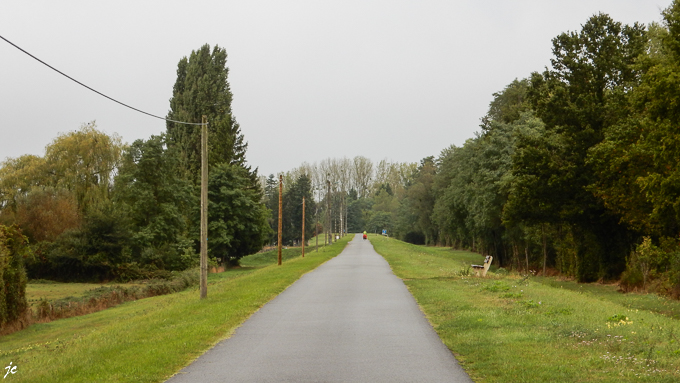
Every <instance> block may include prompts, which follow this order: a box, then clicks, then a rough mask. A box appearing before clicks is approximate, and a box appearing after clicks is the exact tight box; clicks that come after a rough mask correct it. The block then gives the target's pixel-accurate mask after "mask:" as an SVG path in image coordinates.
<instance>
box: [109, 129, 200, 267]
mask: <svg viewBox="0 0 680 383" xmlns="http://www.w3.org/2000/svg"><path fill="white" fill-rule="evenodd" d="M166 144H167V142H166V137H165V135H160V136H151V138H149V139H148V140H146V141H144V140H137V141H135V142H134V143H133V144H132V145H130V147H129V148H127V150H126V151H125V155H124V161H123V165H122V166H121V169H120V173H119V174H118V176H117V177H116V186H115V201H116V202H119V203H121V204H123V205H124V206H125V209H126V212H127V215H128V219H129V222H130V227H131V229H132V232H131V241H132V243H133V251H134V253H136V254H139V255H140V258H139V259H138V260H139V261H140V262H141V263H146V264H154V265H155V266H156V267H158V268H162V269H183V268H185V267H186V266H188V264H186V262H184V263H183V262H181V260H180V255H181V254H182V253H184V252H185V250H186V249H188V248H191V247H192V244H191V242H190V241H189V240H188V238H187V235H188V232H187V230H188V228H187V224H188V218H189V217H188V216H187V215H186V213H185V212H187V211H190V209H191V208H192V207H193V206H195V205H196V204H197V201H196V200H195V199H193V198H192V194H191V185H190V184H189V182H188V181H186V180H184V179H182V178H181V177H179V176H178V174H177V172H176V169H177V166H178V165H177V162H178V155H177V152H176V149H175V148H168V147H167V145H166Z"/></svg>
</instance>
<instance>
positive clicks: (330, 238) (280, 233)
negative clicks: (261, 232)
mask: <svg viewBox="0 0 680 383" xmlns="http://www.w3.org/2000/svg"><path fill="white" fill-rule="evenodd" d="M326 184H327V186H328V194H327V198H326V200H327V203H328V210H327V211H328V214H326V215H327V217H326V219H327V220H328V225H327V226H326V227H327V228H328V229H327V230H326V233H327V236H328V237H327V238H328V242H327V243H333V233H331V231H332V230H330V227H331V213H330V212H331V199H330V195H331V181H330V180H327V181H326ZM318 215H319V208H318V207H317V210H316V216H317V221H318ZM305 218H306V216H305V197H304V196H303V197H302V258H304V257H305V221H306V219H305ZM341 220H342V219H341ZM314 236H315V237H316V251H317V252H318V251H319V231H318V227H317V225H316V223H315V224H314ZM282 242H283V174H279V225H278V233H277V250H278V258H277V264H278V265H279V266H280V265H281V262H282V257H281V252H282ZM324 242H325V241H324Z"/></svg>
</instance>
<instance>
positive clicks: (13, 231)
mask: <svg viewBox="0 0 680 383" xmlns="http://www.w3.org/2000/svg"><path fill="white" fill-rule="evenodd" d="M27 254H28V240H27V239H26V237H24V236H23V235H22V234H21V231H20V230H19V229H18V228H17V226H14V225H13V226H4V225H0V327H4V326H5V325H7V324H10V323H15V322H21V319H22V318H23V317H24V316H25V314H26V310H27V308H28V302H27V301H26V283H27V282H28V280H27V278H26V270H25V268H24V257H25V256H26V255H27Z"/></svg>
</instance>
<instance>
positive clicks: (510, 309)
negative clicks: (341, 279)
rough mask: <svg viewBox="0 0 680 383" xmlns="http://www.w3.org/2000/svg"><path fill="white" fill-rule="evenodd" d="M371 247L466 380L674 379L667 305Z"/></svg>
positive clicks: (678, 361)
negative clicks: (468, 271)
mask: <svg viewBox="0 0 680 383" xmlns="http://www.w3.org/2000/svg"><path fill="white" fill-rule="evenodd" d="M371 241H372V243H373V245H374V247H375V249H376V251H377V252H378V253H380V254H381V255H383V257H385V259H386V260H387V261H388V262H389V263H390V265H391V267H392V269H393V271H394V272H395V274H396V275H397V276H399V277H400V278H402V279H403V280H404V283H405V284H406V285H407V286H408V288H409V290H410V291H411V292H412V294H413V295H414V297H415V298H416V301H417V302H418V304H419V305H420V307H421V309H422V310H423V312H424V313H425V315H426V316H427V318H428V320H429V321H430V323H431V324H432V325H433V327H434V328H435V330H436V331H437V333H438V334H439V336H440V337H441V339H442V341H443V342H444V343H445V344H446V346H447V347H449V349H450V350H452V351H453V352H454V354H455V355H456V356H457V358H458V359H459V361H461V363H462V365H463V367H464V368H465V369H466V371H467V372H468V373H469V374H470V375H471V377H472V378H473V380H474V381H479V382H571V381H579V382H621V381H632V380H635V381H642V382H676V381H678V380H679V379H680V325H679V323H678V321H677V320H676V319H673V317H672V316H671V315H668V314H666V315H664V313H668V312H675V309H676V307H677V302H675V301H670V300H668V299H664V298H660V297H657V296H645V295H641V294H636V295H629V294H621V293H618V292H615V291H613V288H612V287H611V286H597V285H585V286H587V287H586V288H579V287H578V285H577V284H575V283H573V282H566V281H558V280H556V279H554V278H535V277H529V278H527V279H525V277H524V276H520V275H517V274H512V273H509V274H505V273H504V274H502V275H501V274H500V273H498V274H497V273H494V272H493V271H494V269H493V268H492V270H491V272H490V273H489V274H488V275H487V277H486V278H478V277H475V276H469V275H465V272H464V270H465V268H466V267H468V266H469V265H470V263H480V262H481V261H482V260H483V257H482V256H481V255H478V254H474V253H470V252H465V251H454V250H451V249H447V248H436V247H424V246H415V245H410V244H407V243H403V242H400V241H397V240H393V239H385V238H375V237H372V238H371ZM579 290H580V291H579Z"/></svg>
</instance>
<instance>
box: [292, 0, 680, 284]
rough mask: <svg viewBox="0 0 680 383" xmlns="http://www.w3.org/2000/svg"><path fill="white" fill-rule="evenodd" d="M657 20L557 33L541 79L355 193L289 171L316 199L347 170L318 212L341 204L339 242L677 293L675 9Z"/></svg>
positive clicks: (595, 23) (679, 54)
mask: <svg viewBox="0 0 680 383" xmlns="http://www.w3.org/2000/svg"><path fill="white" fill-rule="evenodd" d="M662 16H663V23H662V24H655V23H653V24H651V25H649V26H643V25H640V24H634V25H624V24H622V23H619V22H617V21H615V20H613V19H612V18H611V17H609V16H608V15H605V14H597V15H594V16H592V17H590V18H589V19H588V20H587V21H586V22H585V23H584V24H583V25H582V28H581V29H580V30H579V31H573V32H565V33H562V34H560V35H559V36H557V37H555V38H554V39H553V41H552V42H553V50H552V53H553V57H552V60H551V65H550V67H549V68H546V69H545V70H544V71H543V72H535V73H532V74H531V75H530V76H529V77H528V78H526V79H521V80H519V79H518V80H514V81H512V82H511V83H510V84H509V85H508V86H506V87H505V88H504V89H503V90H501V91H499V92H497V93H494V95H493V101H492V102H491V103H490V105H489V111H488V113H487V114H486V116H484V117H483V118H482V119H481V129H480V131H479V132H478V133H477V134H476V135H475V137H473V138H471V139H469V140H468V141H467V142H466V143H465V144H464V145H462V146H460V147H458V146H451V147H449V148H446V149H445V150H443V151H442V152H441V154H440V155H439V156H438V157H437V158H434V157H428V158H425V159H423V160H422V161H421V162H420V164H393V163H389V162H387V161H381V162H380V163H378V164H377V166H375V167H373V169H371V170H370V171H369V172H368V174H369V175H370V177H369V178H370V179H371V182H370V183H369V185H370V187H369V188H367V189H366V190H367V191H366V192H362V193H357V190H359V187H360V185H362V184H366V183H365V182H364V183H362V182H360V181H359V178H360V177H359V176H358V173H357V171H355V170H354V171H352V168H351V167H349V166H348V165H347V163H351V162H352V161H348V160H345V159H341V160H325V161H322V162H321V163H320V164H318V165H317V164H314V165H307V164H305V165H303V166H301V167H300V168H299V169H295V170H294V171H292V172H291V174H297V173H300V172H306V173H308V174H312V179H313V180H314V185H315V188H316V189H320V190H323V191H325V189H324V187H325V181H326V180H327V179H328V180H330V181H331V182H332V183H333V185H336V184H339V183H340V182H341V180H342V177H341V172H339V171H337V170H336V168H338V167H339V168H342V167H343V166H344V167H346V168H348V169H349V170H350V171H351V173H352V174H353V176H352V177H353V178H352V180H351V181H352V182H350V184H349V187H345V188H338V187H334V191H333V193H331V195H330V196H329V195H328V193H327V192H324V193H322V194H321V197H322V198H323V200H324V201H323V203H320V204H319V206H321V207H325V206H326V202H327V201H328V199H329V198H330V200H331V201H332V202H333V203H331V206H332V207H331V214H332V215H333V216H338V214H336V213H333V211H334V210H335V211H337V209H338V208H340V209H342V202H335V201H336V199H337V197H335V195H336V194H338V193H339V194H341V195H342V197H341V198H340V199H339V201H342V200H343V199H345V200H347V201H348V203H346V211H347V215H346V221H347V225H348V226H350V227H351V229H352V231H363V230H367V231H370V232H380V231H381V230H387V231H388V233H389V235H394V236H397V237H399V238H402V239H405V240H407V241H409V242H413V243H426V244H445V245H452V246H455V247H459V248H469V249H472V250H475V251H478V252H480V253H483V254H491V255H493V256H494V259H495V261H497V262H499V264H500V265H501V266H504V267H508V268H514V269H516V270H520V271H522V272H526V273H529V272H536V271H538V270H541V271H542V272H545V273H547V272H549V270H552V271H553V272H559V273H562V274H563V275H567V276H571V277H574V278H576V279H577V280H579V281H595V280H613V279H618V278H622V286H623V288H625V289H636V288H644V289H649V288H651V289H653V290H656V291H660V292H662V293H667V294H672V295H677V296H680V248H679V247H680V246H679V245H678V243H679V240H680V239H679V238H678V236H679V235H680V202H679V201H680V165H679V164H680V135H678V132H677V130H678V129H677V127H678V124H680V113H679V112H678V110H680V109H679V105H678V100H680V94H678V92H680V83H679V81H680V80H678V79H680V1H674V2H673V3H672V4H671V6H670V7H669V8H668V9H666V10H664V11H663V13H662ZM363 174H366V172H363ZM362 190H363V189H362ZM333 206H334V207H333ZM326 210H328V209H326ZM338 218H339V216H338ZM319 221H320V222H327V221H325V218H320V219H319ZM346 227H347V226H346ZM331 229H332V230H333V229H334V228H331Z"/></svg>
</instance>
